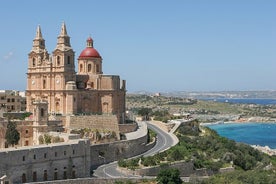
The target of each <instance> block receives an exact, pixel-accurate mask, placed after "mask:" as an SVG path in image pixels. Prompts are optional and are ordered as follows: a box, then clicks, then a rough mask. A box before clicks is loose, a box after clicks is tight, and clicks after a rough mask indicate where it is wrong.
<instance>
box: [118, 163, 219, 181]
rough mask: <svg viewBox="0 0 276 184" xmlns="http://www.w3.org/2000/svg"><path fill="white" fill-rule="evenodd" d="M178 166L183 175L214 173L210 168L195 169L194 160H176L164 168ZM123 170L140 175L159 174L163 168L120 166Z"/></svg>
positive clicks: (208, 174)
mask: <svg viewBox="0 0 276 184" xmlns="http://www.w3.org/2000/svg"><path fill="white" fill-rule="evenodd" d="M167 167H168V168H176V169H178V170H179V171H180V176H181V177H189V176H191V175H196V176H210V175H213V174H214V173H213V171H211V170H208V169H204V168H203V169H194V164H193V163H192V162H181V161H180V162H175V163H171V164H169V165H167V166H163V168H167ZM118 169H120V170H121V171H122V172H125V173H129V174H133V173H134V174H135V175H140V176H157V175H158V173H159V171H160V170H161V169H162V167H160V166H156V167H147V168H143V169H136V170H135V171H132V170H129V169H125V168H118Z"/></svg>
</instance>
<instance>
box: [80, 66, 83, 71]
mask: <svg viewBox="0 0 276 184" xmlns="http://www.w3.org/2000/svg"><path fill="white" fill-rule="evenodd" d="M82 70H83V66H82V64H80V72H82Z"/></svg>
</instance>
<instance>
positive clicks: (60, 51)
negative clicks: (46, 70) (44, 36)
mask: <svg viewBox="0 0 276 184" xmlns="http://www.w3.org/2000/svg"><path fill="white" fill-rule="evenodd" d="M74 60H75V52H74V51H73V49H72V47H71V44H70V37H69V36H68V34H67V30H66V25H65V23H62V26H61V31H60V34H59V36H58V39H57V45H56V48H55V50H54V51H53V61H52V64H53V72H55V73H56V76H55V78H56V80H55V82H56V83H57V85H59V86H57V88H55V89H65V86H66V83H67V82H69V81H75V79H76V72H75V63H74Z"/></svg>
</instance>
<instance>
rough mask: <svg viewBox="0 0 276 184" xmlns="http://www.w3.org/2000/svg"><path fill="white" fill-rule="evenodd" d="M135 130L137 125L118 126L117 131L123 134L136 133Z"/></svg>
mask: <svg viewBox="0 0 276 184" xmlns="http://www.w3.org/2000/svg"><path fill="white" fill-rule="evenodd" d="M137 128H138V126H137V123H128V124H119V131H120V133H123V134H124V133H129V132H133V131H136V130H137Z"/></svg>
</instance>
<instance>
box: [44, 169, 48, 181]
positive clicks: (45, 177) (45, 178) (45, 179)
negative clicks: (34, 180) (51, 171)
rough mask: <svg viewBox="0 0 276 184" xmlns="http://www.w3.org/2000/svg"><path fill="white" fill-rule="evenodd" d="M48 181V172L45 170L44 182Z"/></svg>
mask: <svg viewBox="0 0 276 184" xmlns="http://www.w3.org/2000/svg"><path fill="white" fill-rule="evenodd" d="M47 179H48V174H47V170H44V174H43V180H44V181H47Z"/></svg>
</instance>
